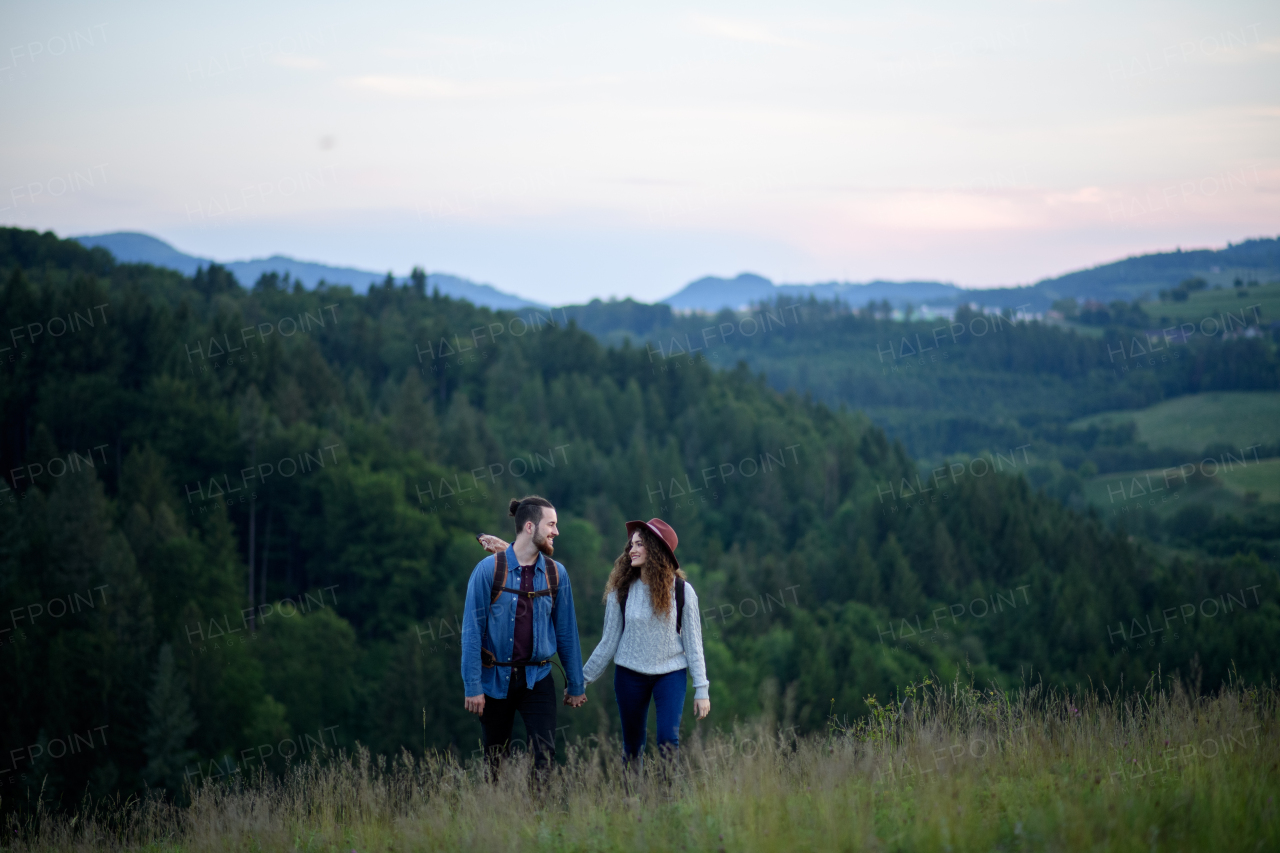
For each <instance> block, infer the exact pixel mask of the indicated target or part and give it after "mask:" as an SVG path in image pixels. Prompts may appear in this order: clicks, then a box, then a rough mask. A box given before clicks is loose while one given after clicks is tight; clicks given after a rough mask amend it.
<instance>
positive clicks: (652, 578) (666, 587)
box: [604, 527, 685, 615]
mask: <svg viewBox="0 0 1280 853" xmlns="http://www.w3.org/2000/svg"><path fill="white" fill-rule="evenodd" d="M637 532H638V533H639V534H640V541H641V542H642V543H643V544H644V550H645V555H646V556H645V561H644V563H643V564H642V565H639V566H633V565H631V538H630V537H627V546H626V547H625V548H623V549H622V553H621V554H620V555H619V556H618V559H616V560H614V561H613V571H611V572H610V573H609V581H608V583H606V584H605V585H604V600H605V602H606V603H607V602H608V601H609V593H611V592H614V591H615V590H616V591H619V592H621V591H622V590H623V589H630V588H631V584H633V583H635V581H636V579H637V578H639V579H642V580H643V581H644V582H645V584H646V585H648V587H649V600H650V601H651V602H652V605H653V612H654V613H661V614H663V615H666V614H667V613H670V612H671V588H672V585H673V584H674V582H675V579H676V578H681V579H682V580H683V579H684V577H685V573H684V570H683V569H679V568H676V563H675V560H673V559H671V554H670V553H669V552H668V551H667V546H666V543H664V542H662V541H661V540H660V539H658V537H657V536H655V535H654V533H653V531H651V530H650V529H649V528H647V527H641V528H639V529H638V530H637Z"/></svg>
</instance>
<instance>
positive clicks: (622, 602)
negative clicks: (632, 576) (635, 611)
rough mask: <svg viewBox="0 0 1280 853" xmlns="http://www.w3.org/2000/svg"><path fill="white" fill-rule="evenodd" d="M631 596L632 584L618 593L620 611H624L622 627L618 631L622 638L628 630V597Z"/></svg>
mask: <svg viewBox="0 0 1280 853" xmlns="http://www.w3.org/2000/svg"><path fill="white" fill-rule="evenodd" d="M630 594H631V584H627V585H626V586H625V587H623V588H622V589H620V590H618V591H617V595H618V609H619V610H621V611H622V627H621V628H619V629H618V637H619V638H621V637H622V632H623V631H625V630H627V596H628V595H630Z"/></svg>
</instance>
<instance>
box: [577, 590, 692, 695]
mask: <svg viewBox="0 0 1280 853" xmlns="http://www.w3.org/2000/svg"><path fill="white" fill-rule="evenodd" d="M673 588H674V584H673ZM700 616H701V612H700V611H699V610H698V594H697V593H695V592H694V591H693V585H692V584H690V583H689V582H688V581H685V586H684V625H682V626H681V629H680V633H679V634H677V633H676V600H675V594H674V592H673V593H672V596H671V608H670V610H668V611H667V613H666V615H665V616H659V615H657V614H655V613H654V612H653V606H652V605H651V604H650V599H649V585H648V584H646V583H645V582H644V581H642V580H639V579H637V580H636V581H635V582H634V583H632V585H631V592H630V594H628V595H627V627H626V630H625V631H624V630H623V629H622V615H621V611H620V610H619V609H618V593H617V591H614V592H611V593H609V601H608V603H607V604H606V605H605V611H604V636H602V637H601V638H600V644H599V645H597V646H596V650H595V651H594V652H592V653H591V659H590V660H588V661H587V664H586V666H584V667H583V668H582V675H583V677H584V678H585V679H586V682H587V684H590V683H591V682H593V681H595V680H596V679H598V678H599V677H600V676H601V675H603V674H604V670H605V667H607V666H608V665H609V661H610V660H613V662H614V663H616V664H618V665H619V666H625V667H626V668H627V669H633V670H635V671H636V672H643V673H645V674H646V675H662V674H663V673H666V672H675V671H676V670H678V669H684V668H685V667H688V669H689V675H690V676H692V678H693V698H695V699H707V698H710V696H709V693H708V692H707V691H708V687H709V686H710V684H711V682H709V681H707V661H706V658H704V657H703V654H702V619H701V618H700Z"/></svg>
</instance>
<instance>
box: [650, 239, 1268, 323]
mask: <svg viewBox="0 0 1280 853" xmlns="http://www.w3.org/2000/svg"><path fill="white" fill-rule="evenodd" d="M1193 276H1199V277H1201V278H1203V279H1205V280H1206V281H1207V282H1208V283H1209V284H1210V285H1211V286H1212V285H1215V284H1221V285H1224V286H1230V285H1231V283H1232V281H1233V280H1234V279H1235V278H1241V279H1244V280H1246V281H1248V280H1250V279H1254V280H1258V281H1270V280H1275V279H1280V238H1262V239H1254V240H1246V241H1244V242H1243V243H1236V244H1230V243H1228V244H1227V247H1226V248H1225V249H1217V250H1214V249H1197V250H1194V251H1190V252H1183V251H1182V250H1177V251H1174V252H1157V253H1153V254H1149V255H1138V256H1135V257H1131V258H1125V259H1124V260H1122V261H1115V262H1114V263H1110V264H1103V265H1102V266H1097V267H1092V268H1090V269H1086V270H1080V271H1078V272H1073V273H1068V274H1066V275H1063V276H1059V277H1057V278H1047V279H1043V280H1041V281H1039V282H1037V283H1035V284H1033V285H1027V286H1024V287H999V288H991V289H985V290H977V289H970V288H963V287H957V286H956V285H954V284H947V283H944V282H938V281H899V282H894V281H872V282H867V283H865V284H853V283H850V282H828V283H826V284H774V283H773V282H772V281H770V280H769V279H767V278H764V277H762V276H758V275H754V274H752V273H742V274H741V275H739V276H737V277H736V278H715V277H711V276H708V277H706V278H700V279H698V280H697V281H695V282H692V283H690V284H688V285H686V286H685V287H684V289H682V290H681V291H679V292H678V293H675V294H673V295H671V296H668V297H667V298H666V299H663V300H662V304H665V305H669V306H671V308H672V309H674V310H676V311H707V312H712V313H714V312H715V311H718V310H720V309H721V308H733V309H737V308H743V307H746V306H747V305H749V304H751V303H753V302H760V301H772V300H773V299H775V298H777V297H779V296H785V297H798V298H801V299H808V298H809V296H814V297H816V298H818V299H833V298H838V299H842V300H844V301H845V302H848V303H849V304H851V305H856V306H862V305H866V304H867V302H869V301H873V300H874V301H876V302H879V301H881V300H883V299H888V300H889V302H890V303H891V304H893V306H894V307H895V308H902V307H904V306H905V305H906V304H907V303H911V304H912V305H915V306H917V307H919V306H921V305H929V306H930V307H934V308H940V309H944V308H953V307H955V306H956V305H959V304H962V303H966V302H975V303H977V304H979V305H983V306H987V307H993V308H1017V307H1019V306H1022V305H1026V306H1028V310H1030V311H1044V310H1046V309H1048V308H1049V307H1050V306H1051V305H1053V303H1054V301H1055V300H1058V299H1064V298H1068V297H1073V298H1075V299H1076V300H1077V301H1079V302H1084V301H1086V300H1090V299H1094V300H1097V301H1099V302H1104V303H1105V302H1111V301H1113V300H1116V299H1123V300H1125V301H1127V302H1131V301H1133V300H1135V299H1155V298H1156V297H1157V295H1158V294H1159V292H1160V291H1161V290H1165V289H1167V288H1171V287H1175V286H1176V285H1177V284H1178V283H1179V282H1181V281H1183V280H1184V279H1187V278H1191V277H1193Z"/></svg>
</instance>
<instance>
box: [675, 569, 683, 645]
mask: <svg viewBox="0 0 1280 853" xmlns="http://www.w3.org/2000/svg"><path fill="white" fill-rule="evenodd" d="M682 625H684V578H676V633H677V634H679V633H680V627H681V626H682Z"/></svg>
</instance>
